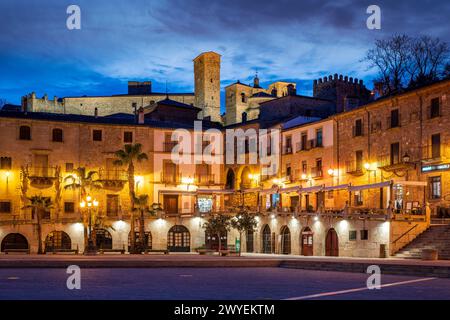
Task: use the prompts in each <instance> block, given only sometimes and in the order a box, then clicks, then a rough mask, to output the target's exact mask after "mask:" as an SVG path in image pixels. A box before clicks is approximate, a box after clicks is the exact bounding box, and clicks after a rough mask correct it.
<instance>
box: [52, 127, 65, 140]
mask: <svg viewBox="0 0 450 320" xmlns="http://www.w3.org/2000/svg"><path fill="white" fill-rule="evenodd" d="M52 141H53V142H63V131H62V129H53V130H52Z"/></svg>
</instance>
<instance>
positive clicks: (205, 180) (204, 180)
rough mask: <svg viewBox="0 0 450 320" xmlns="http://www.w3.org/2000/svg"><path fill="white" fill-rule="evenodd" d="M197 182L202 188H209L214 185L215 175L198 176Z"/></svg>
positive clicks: (196, 177)
mask: <svg viewBox="0 0 450 320" xmlns="http://www.w3.org/2000/svg"><path fill="white" fill-rule="evenodd" d="M195 182H196V183H197V184H198V185H201V186H205V185H206V186H207V185H212V184H214V175H213V174H196V175H195Z"/></svg>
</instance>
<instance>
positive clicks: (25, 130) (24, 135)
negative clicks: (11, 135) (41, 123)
mask: <svg viewBox="0 0 450 320" xmlns="http://www.w3.org/2000/svg"><path fill="white" fill-rule="evenodd" d="M19 139H20V140H31V128H30V127H29V126H20V129H19Z"/></svg>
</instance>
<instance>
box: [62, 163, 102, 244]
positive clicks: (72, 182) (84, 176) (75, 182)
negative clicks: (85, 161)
mask: <svg viewBox="0 0 450 320" xmlns="http://www.w3.org/2000/svg"><path fill="white" fill-rule="evenodd" d="M97 174H98V173H97V171H86V168H84V167H79V168H77V169H75V170H74V173H73V174H70V175H68V176H67V177H65V178H64V182H65V183H67V184H66V185H65V186H64V190H80V200H81V199H85V198H86V196H87V195H88V194H90V193H91V192H92V191H94V190H100V189H101V188H102V187H103V186H102V184H101V183H100V182H99V181H98V180H96V179H94V177H95V176H96V175H97ZM86 213H87V211H85V212H84V216H83V229H84V243H85V244H87V243H88V232H87V229H88V217H87V216H86Z"/></svg>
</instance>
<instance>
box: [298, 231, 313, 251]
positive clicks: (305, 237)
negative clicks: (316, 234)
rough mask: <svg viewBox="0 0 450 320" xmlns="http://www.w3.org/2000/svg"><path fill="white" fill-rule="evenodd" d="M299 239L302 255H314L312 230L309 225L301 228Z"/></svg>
mask: <svg viewBox="0 0 450 320" xmlns="http://www.w3.org/2000/svg"><path fill="white" fill-rule="evenodd" d="M300 241H301V242H300V244H301V248H302V255H304V256H312V255H314V247H313V232H312V231H311V229H310V228H309V227H306V228H305V229H303V231H302V235H301V240H300Z"/></svg>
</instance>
